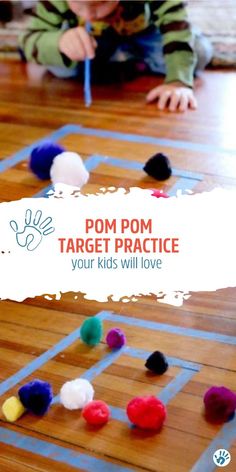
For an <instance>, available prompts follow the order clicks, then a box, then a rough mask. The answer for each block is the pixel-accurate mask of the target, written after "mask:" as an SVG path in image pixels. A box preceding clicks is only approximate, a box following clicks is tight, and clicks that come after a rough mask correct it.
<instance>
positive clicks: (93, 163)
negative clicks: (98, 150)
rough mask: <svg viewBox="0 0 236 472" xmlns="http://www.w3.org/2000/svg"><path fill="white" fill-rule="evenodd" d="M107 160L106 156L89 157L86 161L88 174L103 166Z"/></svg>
mask: <svg viewBox="0 0 236 472" xmlns="http://www.w3.org/2000/svg"><path fill="white" fill-rule="evenodd" d="M105 159H106V158H105V157H104V156H97V155H92V156H89V157H88V158H87V159H86V161H85V162H84V165H85V167H86V169H87V171H88V172H91V171H92V170H94V169H96V167H98V166H99V164H101V162H103V161H104V160H105Z"/></svg>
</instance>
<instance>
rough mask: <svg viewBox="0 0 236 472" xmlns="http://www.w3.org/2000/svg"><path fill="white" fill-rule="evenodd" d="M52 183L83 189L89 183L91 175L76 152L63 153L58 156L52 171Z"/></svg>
mask: <svg viewBox="0 0 236 472" xmlns="http://www.w3.org/2000/svg"><path fill="white" fill-rule="evenodd" d="M50 176H51V179H52V183H53V184H54V185H55V184H59V183H61V184H67V185H72V186H74V187H79V188H81V187H82V186H83V185H85V184H86V183H87V182H88V179H89V173H88V171H87V169H86V168H85V166H84V163H83V161H82V159H81V157H80V156H79V154H76V153H75V152H63V153H62V154H60V155H59V156H57V157H56V158H55V159H54V161H53V164H52V167H51V170H50Z"/></svg>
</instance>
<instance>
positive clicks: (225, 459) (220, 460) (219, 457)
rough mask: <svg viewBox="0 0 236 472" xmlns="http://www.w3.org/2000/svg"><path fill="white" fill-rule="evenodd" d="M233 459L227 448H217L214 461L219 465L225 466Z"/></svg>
mask: <svg viewBox="0 0 236 472" xmlns="http://www.w3.org/2000/svg"><path fill="white" fill-rule="evenodd" d="M230 461H231V455H230V453H229V451H227V450H226V449H217V451H215V452H214V454H213V462H214V463H215V465H217V466H218V467H225V466H226V465H228V464H229V463H230Z"/></svg>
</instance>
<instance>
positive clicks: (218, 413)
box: [203, 386, 236, 423]
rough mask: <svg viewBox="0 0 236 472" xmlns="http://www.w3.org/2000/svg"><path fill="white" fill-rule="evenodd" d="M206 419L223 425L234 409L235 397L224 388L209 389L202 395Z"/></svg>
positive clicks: (235, 404) (235, 407)
mask: <svg viewBox="0 0 236 472" xmlns="http://www.w3.org/2000/svg"><path fill="white" fill-rule="evenodd" d="M203 401H204V404H205V411H206V417H207V419H208V420H209V421H213V422H219V423H223V422H225V421H227V420H228V419H229V418H230V417H231V415H232V414H234V412H235V409H236V395H235V393H234V392H232V391H231V390H229V389H228V388H226V387H215V386H213V387H211V388H209V390H207V392H206V393H205V395H204V399H203Z"/></svg>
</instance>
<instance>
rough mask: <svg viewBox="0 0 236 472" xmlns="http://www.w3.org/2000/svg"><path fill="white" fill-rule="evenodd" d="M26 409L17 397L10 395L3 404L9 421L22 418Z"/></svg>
mask: <svg viewBox="0 0 236 472" xmlns="http://www.w3.org/2000/svg"><path fill="white" fill-rule="evenodd" d="M25 411H26V409H25V407H24V406H23V405H22V403H21V401H20V400H19V398H17V397H10V398H8V399H7V400H5V402H4V403H3V405H2V412H3V414H4V416H5V418H6V419H7V421H12V422H13V421H16V420H18V418H20V417H21V416H22V415H23V413H25Z"/></svg>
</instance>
